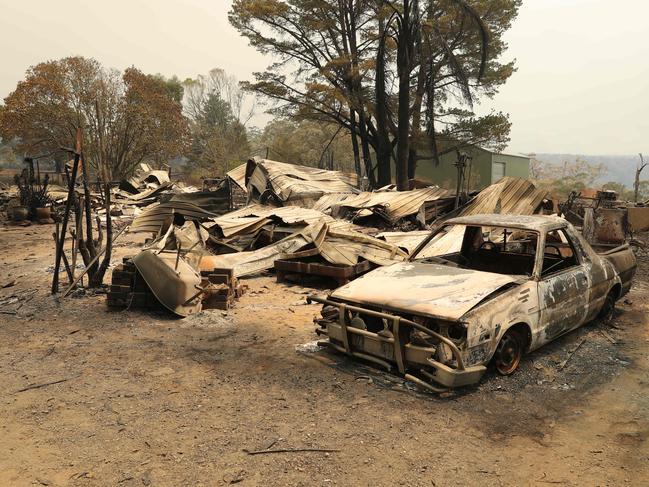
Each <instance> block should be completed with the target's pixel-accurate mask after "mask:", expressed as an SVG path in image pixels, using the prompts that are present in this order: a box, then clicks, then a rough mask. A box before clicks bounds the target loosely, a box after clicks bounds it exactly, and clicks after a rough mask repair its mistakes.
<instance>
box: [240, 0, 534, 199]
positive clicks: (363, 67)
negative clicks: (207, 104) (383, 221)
mask: <svg viewBox="0 0 649 487" xmlns="http://www.w3.org/2000/svg"><path fill="white" fill-rule="evenodd" d="M520 4H521V1H520V0H474V1H470V2H469V1H464V0H438V1H432V0H428V1H424V0H399V1H390V0H349V1H340V0H290V1H288V0H234V2H233V5H232V10H231V12H230V22H231V23H232V25H234V27H235V28H237V29H238V30H239V32H240V33H241V34H242V35H244V36H246V37H247V38H248V39H249V41H250V44H251V45H252V46H254V47H256V48H257V49H258V50H259V51H260V52H263V53H264V54H268V55H271V56H273V58H274V59H275V61H276V62H275V63H274V64H272V65H271V66H269V67H268V69H267V70H266V71H264V72H261V73H255V81H254V82H251V83H247V84H245V87H246V88H247V89H248V90H252V91H254V92H256V93H259V94H261V95H264V97H266V99H267V100H269V101H271V102H272V104H271V111H272V112H273V113H276V114H280V115H284V116H287V115H289V116H299V117H300V118H308V119H311V120H315V121H320V122H322V121H327V122H329V123H334V124H337V125H339V126H341V127H343V129H344V130H346V131H347V132H348V133H349V134H350V140H351V144H352V150H353V154H354V159H355V167H356V170H357V172H358V173H359V174H361V175H363V174H366V175H367V176H368V177H369V178H370V181H371V182H372V183H374V184H375V185H382V184H385V183H386V182H387V181H388V180H389V178H390V173H391V169H390V164H391V161H392V162H393V163H396V166H397V171H396V173H397V176H398V183H399V186H400V187H402V188H403V186H404V184H405V183H407V181H404V179H407V178H408V177H412V176H413V175H414V170H415V168H416V165H417V163H418V162H419V161H420V160H421V156H422V154H423V153H424V152H428V149H429V146H432V147H431V148H432V151H433V161H428V162H426V161H422V163H434V162H435V161H436V160H438V157H437V156H438V151H437V148H436V144H435V142H436V139H437V137H438V136H443V137H444V138H445V139H446V140H453V141H455V142H456V145H459V146H461V145H467V144H480V145H484V146H486V147H489V148H501V147H503V146H504V145H505V144H506V142H507V141H508V134H509V121H508V119H507V116H506V115H504V114H502V113H491V114H488V115H487V116H485V117H481V116H477V115H476V114H475V113H474V111H473V106H474V104H475V103H476V102H477V101H479V100H480V99H482V98H484V97H491V96H493V95H494V94H495V93H497V91H498V88H499V87H500V86H501V85H502V84H503V83H504V82H505V81H506V80H507V79H508V78H509V76H510V75H511V74H512V73H513V71H514V66H513V63H511V62H508V63H503V62H501V61H500V58H501V56H502V54H503V53H504V51H505V49H506V44H505V42H504V41H503V34H504V32H505V31H506V30H507V29H508V28H509V26H510V25H511V22H512V20H513V19H514V18H515V16H516V14H517V12H518V8H519V7H520ZM424 149H426V151H424ZM453 150H454V149H453Z"/></svg>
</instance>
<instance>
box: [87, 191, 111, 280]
mask: <svg viewBox="0 0 649 487" xmlns="http://www.w3.org/2000/svg"><path fill="white" fill-rule="evenodd" d="M104 194H105V197H104V204H105V208H106V252H105V253H104V258H103V259H102V261H101V264H100V265H99V266H98V267H97V270H96V271H95V272H94V273H93V274H92V275H91V276H90V282H89V284H88V287H99V286H101V285H102V283H103V282H104V275H105V274H106V270H107V269H108V265H109V264H110V259H111V254H112V251H113V222H112V218H111V217H110V184H108V183H106V184H105V187H104Z"/></svg>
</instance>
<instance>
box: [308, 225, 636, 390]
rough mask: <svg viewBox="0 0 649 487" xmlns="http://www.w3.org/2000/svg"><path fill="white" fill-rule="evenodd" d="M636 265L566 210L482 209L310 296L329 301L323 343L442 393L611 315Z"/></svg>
mask: <svg viewBox="0 0 649 487" xmlns="http://www.w3.org/2000/svg"><path fill="white" fill-rule="evenodd" d="M635 270H636V259H635V256H634V254H633V251H632V250H631V249H630V248H629V246H628V245H626V244H625V245H621V246H618V247H615V248H607V249H602V248H597V250H596V249H595V248H593V247H592V246H591V245H589V243H588V242H587V241H586V240H585V239H584V238H583V237H582V235H581V234H580V233H579V232H578V231H577V230H576V229H575V228H574V227H573V226H572V225H571V224H570V223H568V222H567V221H566V220H564V219H562V218H559V217H555V216H541V215H536V216H519V215H500V214H497V215H472V216H466V217H458V218H453V219H450V220H448V221H446V222H444V223H443V224H441V225H440V226H438V228H437V229H435V230H433V231H432V232H431V234H430V235H429V236H427V237H426V238H425V239H424V240H423V241H422V242H421V244H420V245H419V246H418V247H417V248H416V249H415V250H414V251H413V252H412V255H411V257H410V258H409V260H408V261H407V262H401V263H397V264H394V265H391V266H386V267H381V268H378V269H376V270H374V271H372V272H369V273H368V274H365V275H364V276H363V277H361V278H359V279H356V280H355V281H352V282H350V283H349V284H347V285H345V286H342V287H340V288H338V289H336V290H335V291H333V292H332V293H331V294H330V295H329V296H328V297H326V298H325V297H318V296H310V297H309V299H310V300H311V301H315V302H319V303H322V304H323V308H322V312H321V314H322V318H320V319H316V322H317V323H318V325H319V328H318V329H317V330H316V331H317V332H318V333H319V334H320V335H325V336H327V337H328V340H326V341H324V342H323V343H326V344H327V345H329V346H331V347H333V348H334V349H336V350H338V351H340V352H344V353H346V354H349V355H352V356H355V357H358V358H362V359H365V360H369V361H372V362H374V363H376V364H379V365H382V366H384V367H386V368H387V369H393V368H394V367H395V366H396V369H397V370H398V371H399V372H400V373H401V374H403V375H404V376H405V377H406V378H407V379H409V380H412V381H414V382H417V383H418V384H420V385H422V386H424V387H427V388H429V389H433V390H439V385H441V386H444V387H446V388H449V387H458V386H463V385H467V384H473V383H476V382H478V381H479V380H480V378H481V377H482V375H483V374H484V373H485V371H486V368H487V365H488V364H489V363H490V362H491V363H493V364H494V365H495V368H496V370H497V371H498V372H499V373H500V374H503V375H508V374H511V373H513V372H514V371H515V370H516V369H517V367H518V366H519V364H520V361H521V357H522V356H523V354H524V353H527V352H530V351H533V350H535V349H537V348H539V347H541V346H542V345H544V344H546V343H548V342H550V341H551V340H554V339H555V338H557V337H559V336H561V335H563V334H565V333H568V332H570V331H571V330H574V329H575V328H577V327H579V326H581V325H582V324H584V323H587V322H589V321H591V320H593V319H594V318H596V317H598V316H607V315H610V314H611V313H612V311H613V309H614V306H615V302H616V301H617V300H618V299H620V297H622V296H623V295H624V294H625V293H627V292H628V291H629V289H630V287H631V282H632V279H633V276H634V274H635ZM434 384H435V385H437V387H435V385H434Z"/></svg>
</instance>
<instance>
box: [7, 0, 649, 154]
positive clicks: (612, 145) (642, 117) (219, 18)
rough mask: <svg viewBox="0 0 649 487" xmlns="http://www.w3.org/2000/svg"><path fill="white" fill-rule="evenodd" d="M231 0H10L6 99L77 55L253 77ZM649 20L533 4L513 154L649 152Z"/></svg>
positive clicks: (561, 4) (556, 1)
mask: <svg viewBox="0 0 649 487" xmlns="http://www.w3.org/2000/svg"><path fill="white" fill-rule="evenodd" d="M230 3H231V2H230V0H183V1H179V0H176V1H174V0H112V1H110V2H108V1H103V2H99V1H88V0H55V1H54V0H0V53H1V55H0V97H2V98H4V97H5V96H6V95H7V94H8V93H9V92H10V91H12V90H13V89H14V87H15V85H16V83H17V82H18V80H20V79H22V78H23V76H24V72H25V70H26V69H27V68H28V67H29V66H30V65H33V64H36V63H38V62H40V61H44V60H48V59H56V58H60V57H64V56H69V55H75V54H79V55H83V56H89V57H94V58H96V59H98V60H99V61H100V62H101V63H102V64H104V65H105V66H108V67H114V68H118V69H123V68H125V67H127V66H131V65H134V66H136V67H138V68H140V69H141V70H142V71H144V72H148V73H162V74H164V75H166V76H171V75H173V74H176V75H178V76H179V77H180V78H186V77H190V76H196V75H197V74H200V73H206V72H207V71H209V70H210V69H211V68H213V67H220V68H223V69H225V70H226V71H227V72H228V73H230V74H233V75H235V76H236V77H237V78H239V79H248V78H249V77H250V74H251V73H252V72H253V71H257V70H262V69H263V68H264V67H265V66H266V65H267V64H269V62H270V60H269V59H264V56H262V55H260V54H259V53H257V52H256V51H255V50H254V49H252V48H251V47H249V46H248V45H247V42H246V40H245V39H243V38H241V37H239V36H238V34H237V33H236V31H235V30H234V29H233V28H232V27H230V25H229V23H228V20H227V11H228V9H229V6H230ZM648 18H649V2H646V1H645V0H617V1H613V0H524V5H523V7H522V9H521V11H520V15H519V18H518V19H517V20H516V22H515V23H514V26H513V28H512V29H511V31H510V32H508V34H507V41H508V43H509V46H510V50H509V52H508V54H507V57H508V58H516V60H517V65H518V72H517V73H515V74H514V76H513V77H512V78H511V79H510V81H509V82H508V83H507V85H506V86H505V87H504V88H503V89H502V91H501V93H500V94H499V95H498V97H497V98H496V99H495V100H494V102H493V103H489V104H487V106H484V107H482V109H487V108H488V107H491V106H493V107H494V108H495V109H497V110H502V111H504V112H508V113H509V114H510V115H511V119H512V122H513V128H512V133H511V138H512V141H511V145H510V147H509V150H510V151H516V152H570V153H580V154H621V153H627V154H634V153H637V152H640V151H644V152H645V153H647V152H649V23H648V22H647V19H648ZM264 120H267V117H264V116H259V117H257V118H256V119H255V121H256V122H257V123H258V124H259V123H263V122H264Z"/></svg>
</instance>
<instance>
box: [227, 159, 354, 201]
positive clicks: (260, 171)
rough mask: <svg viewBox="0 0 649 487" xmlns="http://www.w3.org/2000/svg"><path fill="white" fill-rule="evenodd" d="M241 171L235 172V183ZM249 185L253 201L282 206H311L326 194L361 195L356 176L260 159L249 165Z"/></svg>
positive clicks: (247, 177) (247, 178)
mask: <svg viewBox="0 0 649 487" xmlns="http://www.w3.org/2000/svg"><path fill="white" fill-rule="evenodd" d="M237 169H238V168H237ZM237 169H235V170H233V171H231V173H233V174H232V176H233V179H234V180H235V181H236V178H237V176H238V174H237V172H236V171H237ZM245 185H246V188H247V190H248V194H249V198H251V199H253V200H255V201H259V202H261V203H265V202H271V203H273V204H276V205H278V206H282V205H285V204H292V205H297V206H303V207H310V206H312V205H313V204H314V203H315V202H316V201H317V200H318V199H319V198H320V197H321V196H322V195H325V194H330V193H351V194H355V193H358V192H359V190H358V189H357V187H358V177H357V176H356V174H351V173H345V172H342V171H328V170H325V169H318V168H315V167H307V166H297V165H295V164H287V163H285V162H277V161H271V160H269V159H258V158H253V159H250V160H249V161H248V164H247V165H246V177H245Z"/></svg>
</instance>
